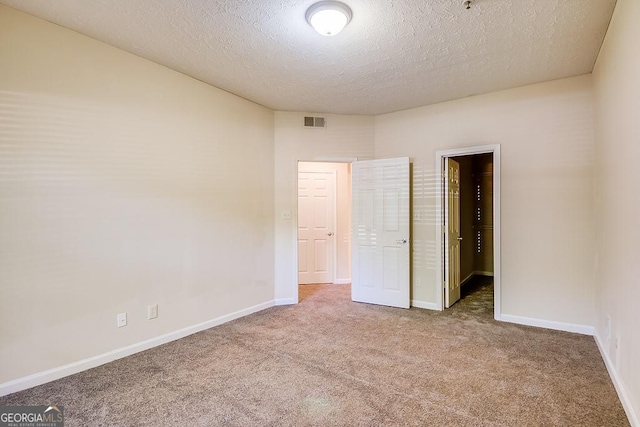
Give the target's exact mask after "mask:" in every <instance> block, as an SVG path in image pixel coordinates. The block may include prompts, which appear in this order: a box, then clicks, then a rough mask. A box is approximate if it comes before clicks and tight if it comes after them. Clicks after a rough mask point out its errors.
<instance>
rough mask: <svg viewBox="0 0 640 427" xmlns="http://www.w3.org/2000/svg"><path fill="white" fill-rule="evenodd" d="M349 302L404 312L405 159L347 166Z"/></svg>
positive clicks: (406, 240) (406, 303)
mask: <svg viewBox="0 0 640 427" xmlns="http://www.w3.org/2000/svg"><path fill="white" fill-rule="evenodd" d="M352 197H353V201H352V219H351V227H352V228H351V230H352V231H351V232H352V233H353V236H352V242H353V246H352V283H351V299H352V300H353V301H358V302H366V303H371V304H381V305H389V306H393V307H402V308H409V268H410V267H409V247H410V243H409V158H407V157H404V158H399V159H382V160H370V161H363V162H355V163H353V165H352Z"/></svg>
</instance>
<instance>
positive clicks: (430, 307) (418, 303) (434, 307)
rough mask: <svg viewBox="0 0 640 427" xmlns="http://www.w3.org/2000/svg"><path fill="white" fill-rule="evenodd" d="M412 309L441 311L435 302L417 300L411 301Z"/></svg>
mask: <svg viewBox="0 0 640 427" xmlns="http://www.w3.org/2000/svg"><path fill="white" fill-rule="evenodd" d="M411 307H416V308H426V309H427V310H436V311H440V307H439V306H438V304H436V303H435V302H426V301H418V300H415V299H412V300H411Z"/></svg>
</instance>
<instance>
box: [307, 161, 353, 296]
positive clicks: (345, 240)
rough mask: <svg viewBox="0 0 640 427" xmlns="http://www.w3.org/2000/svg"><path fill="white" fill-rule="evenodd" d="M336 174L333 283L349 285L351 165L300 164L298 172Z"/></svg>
mask: <svg viewBox="0 0 640 427" xmlns="http://www.w3.org/2000/svg"><path fill="white" fill-rule="evenodd" d="M325 171H333V172H335V174H336V224H335V227H336V228H335V231H334V233H335V235H334V238H335V251H336V254H335V255H336V256H335V261H336V263H335V265H334V270H335V272H334V273H335V274H334V276H335V282H336V283H342V284H346V283H351V164H350V163H324V162H300V163H298V172H325Z"/></svg>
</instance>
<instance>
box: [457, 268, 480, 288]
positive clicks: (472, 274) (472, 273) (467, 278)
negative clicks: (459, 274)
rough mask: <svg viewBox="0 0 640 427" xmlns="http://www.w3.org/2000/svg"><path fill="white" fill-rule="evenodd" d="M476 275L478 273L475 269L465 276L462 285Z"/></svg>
mask: <svg viewBox="0 0 640 427" xmlns="http://www.w3.org/2000/svg"><path fill="white" fill-rule="evenodd" d="M475 275H476V272H475V271H473V272H471V273H469V275H468V276H467V277H465V278H464V279H462V280H461V281H460V286H462V285H464V284H465V283H467V282H468V281H469V280H471V278H472V277H473V276H475Z"/></svg>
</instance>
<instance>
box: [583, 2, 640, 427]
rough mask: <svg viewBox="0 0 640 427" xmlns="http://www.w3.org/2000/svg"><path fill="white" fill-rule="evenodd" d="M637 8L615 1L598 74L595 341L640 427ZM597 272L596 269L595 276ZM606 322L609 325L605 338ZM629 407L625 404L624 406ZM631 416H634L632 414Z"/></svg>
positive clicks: (639, 30)
mask: <svg viewBox="0 0 640 427" xmlns="http://www.w3.org/2000/svg"><path fill="white" fill-rule="evenodd" d="M638 18H640V2H639V1H637V0H618V3H617V5H616V10H615V13H614V15H613V20H612V21H611V25H610V27H609V31H608V32H607V36H606V39H605V42H604V45H603V46H602V50H601V51H600V56H599V57H598V61H597V63H596V67H595V70H594V73H593V80H594V86H595V100H596V102H595V118H596V150H597V151H596V152H597V155H596V175H595V183H596V201H597V202H596V207H597V223H596V225H597V228H596V229H597V245H596V249H597V254H598V257H597V262H596V264H595V265H596V267H595V270H596V271H595V272H596V277H597V279H596V283H597V295H596V301H597V319H596V322H595V325H596V334H597V337H598V340H599V341H600V343H601V345H602V347H603V348H604V351H605V353H606V354H607V355H608V357H609V359H610V361H611V364H612V366H613V368H614V369H615V371H616V375H617V376H618V378H619V384H620V385H621V386H622V388H623V394H624V395H626V403H628V405H627V407H626V409H627V413H628V414H630V417H632V418H633V419H634V420H635V423H636V425H640V369H638V361H639V360H640V332H639V330H640V329H639V328H638V325H640V314H639V313H640V311H639V310H638V302H639V301H640V285H639V284H638V281H639V280H640V279H639V278H640V263H639V261H640V249H639V247H638V242H640V229H639V228H638V226H637V225H636V223H637V222H638V218H640V190H639V189H638V185H639V184H640V167H639V166H638V165H639V164H640V163H639V161H640V79H639V77H638V76H640V55H639V54H638V41H640V26H639V25H638ZM591 271H593V269H592V270H591ZM607 319H610V322H611V334H610V335H611V336H610V339H609V338H608V336H609V334H608V330H607V329H608V328H607ZM623 401H624V399H623ZM631 414H633V415H631Z"/></svg>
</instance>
